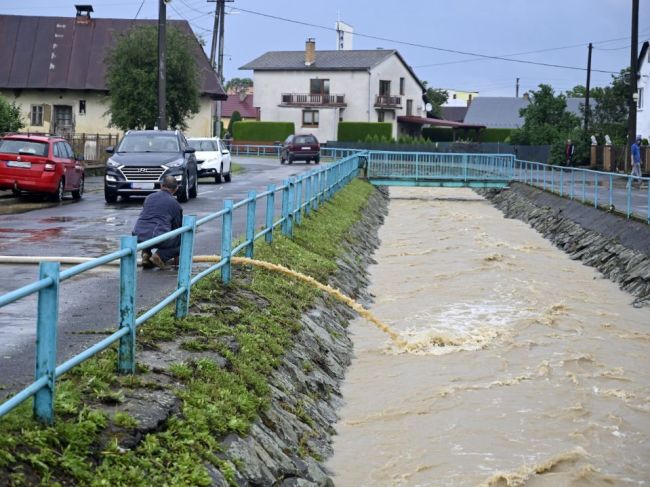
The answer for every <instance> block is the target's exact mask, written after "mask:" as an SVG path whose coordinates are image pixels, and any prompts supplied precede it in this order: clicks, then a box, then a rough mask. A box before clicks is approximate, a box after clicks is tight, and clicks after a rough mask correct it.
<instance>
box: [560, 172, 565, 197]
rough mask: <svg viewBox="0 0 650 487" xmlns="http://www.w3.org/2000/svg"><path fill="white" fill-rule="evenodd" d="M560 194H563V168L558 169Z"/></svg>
mask: <svg viewBox="0 0 650 487" xmlns="http://www.w3.org/2000/svg"><path fill="white" fill-rule="evenodd" d="M560 196H564V169H560Z"/></svg>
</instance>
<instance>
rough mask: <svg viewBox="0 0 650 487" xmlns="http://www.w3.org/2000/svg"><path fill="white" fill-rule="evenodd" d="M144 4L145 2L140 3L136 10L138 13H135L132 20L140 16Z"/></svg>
mask: <svg viewBox="0 0 650 487" xmlns="http://www.w3.org/2000/svg"><path fill="white" fill-rule="evenodd" d="M144 2H145V0H142V2H140V7H139V8H138V11H137V12H136V13H135V17H133V20H135V19H137V18H138V15H140V10H142V6H143V5H144Z"/></svg>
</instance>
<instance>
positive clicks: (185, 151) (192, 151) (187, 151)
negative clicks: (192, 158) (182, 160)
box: [183, 147, 196, 154]
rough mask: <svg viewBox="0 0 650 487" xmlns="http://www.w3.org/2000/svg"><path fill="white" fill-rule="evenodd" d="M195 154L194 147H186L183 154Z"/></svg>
mask: <svg viewBox="0 0 650 487" xmlns="http://www.w3.org/2000/svg"><path fill="white" fill-rule="evenodd" d="M195 152H196V149H195V148H194V147H187V148H186V149H185V150H184V151H183V153H185V154H194V153H195Z"/></svg>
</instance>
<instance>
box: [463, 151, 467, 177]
mask: <svg viewBox="0 0 650 487" xmlns="http://www.w3.org/2000/svg"><path fill="white" fill-rule="evenodd" d="M467 164H468V161H467V154H463V181H465V182H467Z"/></svg>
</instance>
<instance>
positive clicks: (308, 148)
mask: <svg viewBox="0 0 650 487" xmlns="http://www.w3.org/2000/svg"><path fill="white" fill-rule="evenodd" d="M302 150H311V147H302Z"/></svg>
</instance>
